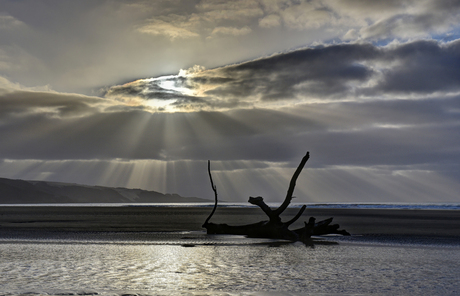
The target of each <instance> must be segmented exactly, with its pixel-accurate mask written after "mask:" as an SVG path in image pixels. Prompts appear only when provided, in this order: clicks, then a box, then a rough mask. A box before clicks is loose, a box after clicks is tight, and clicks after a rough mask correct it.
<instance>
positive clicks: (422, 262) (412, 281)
mask: <svg viewBox="0 0 460 296" xmlns="http://www.w3.org/2000/svg"><path fill="white" fill-rule="evenodd" d="M109 205H110V204H109ZM111 205H112V206H115V205H113V204H111ZM340 205H341V207H366V208H369V207H372V208H382V207H385V208H389V207H390V208H408V207H409V208H414V207H416V208H417V209H418V208H420V207H423V208H428V209H451V210H458V209H459V206H460V205H458V204H457V205H454V204H444V205H440V204H437V205H433V204H431V205H428V204H424V205H422V204H420V205H413V204H412V205H409V204H397V205H395V204H393V205H389V204H372V205H370V204H340ZM78 206H82V205H81V204H78ZM92 206H95V205H94V204H92ZM101 206H107V205H103V204H101ZM116 206H137V205H132V204H130V205H116ZM143 206H145V205H144V204H143ZM151 206H166V205H164V204H161V205H154V204H153V205H151ZM173 206H174V205H173ZM175 206H177V205H175ZM181 206H183V205H181ZM190 206H192V205H190ZM195 206H196V205H195ZM201 206H205V205H201ZM206 206H211V205H206ZM227 206H238V205H237V204H229V205H227ZM307 206H309V205H307ZM317 206H319V205H317ZM324 206H331V207H332V206H333V207H338V206H339V204H335V205H331V204H328V205H322V206H321V207H324ZM310 207H311V205H310ZM458 262H460V245H459V244H458V243H457V240H456V241H454V242H450V241H448V240H446V241H442V240H441V241H439V240H433V239H429V238H404V239H403V238H401V237H386V238H384V239H368V238H363V237H356V236H351V237H343V236H333V235H331V236H325V237H314V238H313V239H312V240H311V241H310V242H307V243H302V242H295V243H291V242H286V241H281V240H270V239H252V238H246V237H243V236H235V235H206V234H205V233H204V232H201V231H190V232H157V233H137V234H135V235H133V234H132V233H125V234H123V233H105V234H100V233H78V234H72V233H68V234H64V235H62V234H61V235H54V236H53V235H51V236H50V235H45V234H43V235H41V234H40V233H37V234H35V235H33V236H31V237H21V238H17V237H2V238H0V295H119V296H129V295H139V296H140V295H192V296H193V295H203V296H204V295H229V296H231V295H460V281H459V279H460V266H459V264H458Z"/></svg>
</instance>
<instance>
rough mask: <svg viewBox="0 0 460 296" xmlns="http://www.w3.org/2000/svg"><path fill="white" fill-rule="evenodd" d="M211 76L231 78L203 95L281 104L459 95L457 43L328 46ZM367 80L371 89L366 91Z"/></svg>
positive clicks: (272, 58)
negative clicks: (311, 98)
mask: <svg viewBox="0 0 460 296" xmlns="http://www.w3.org/2000/svg"><path fill="white" fill-rule="evenodd" d="M379 68H381V70H380V69H379ZM213 71H215V72H217V73H219V74H223V76H226V77H229V78H232V80H230V79H229V81H228V82H226V83H225V82H224V83H221V86H218V87H217V88H216V89H214V90H212V91H209V92H208V93H210V94H212V95H216V96H224V97H225V96H229V97H246V96H251V95H260V96H261V98H262V100H282V99H286V98H288V99H289V98H290V99H293V98H296V97H298V96H301V95H310V96H316V97H321V98H324V97H336V98H343V97H350V96H355V95H359V94H363V93H365V94H366V95H368V96H372V95H378V94H380V93H381V92H385V93H396V92H397V93H402V94H409V93H412V92H417V93H422V94H430V93H433V92H436V91H442V92H444V91H456V90H459V89H460V41H455V42H451V43H448V44H442V43H439V42H436V41H416V42H411V43H407V44H401V45H394V46H387V47H383V48H380V47H377V46H375V45H370V44H349V45H332V46H327V47H319V48H311V49H303V50H298V51H294V52H289V53H284V54H279V55H276V56H272V57H268V58H265V59H260V60H255V61H251V62H247V63H243V64H239V65H235V66H228V67H224V68H221V69H216V70H211V71H210V74H213V73H212V72H213ZM207 73H208V72H204V73H203V74H202V75H206V74H207ZM372 79H375V84H376V85H375V86H373V87H367V86H366V83H368V82H370V81H371V80H372Z"/></svg>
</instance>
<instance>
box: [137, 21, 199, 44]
mask: <svg viewBox="0 0 460 296" xmlns="http://www.w3.org/2000/svg"><path fill="white" fill-rule="evenodd" d="M138 30H139V32H142V33H147V34H152V35H165V36H167V37H169V38H171V39H172V40H174V39H176V38H192V37H199V36H200V35H198V34H197V33H195V32H192V31H190V30H187V29H185V28H184V27H182V26H178V25H174V24H171V23H168V22H166V21H163V20H155V19H153V20H150V21H148V22H147V23H146V24H144V25H142V26H141V27H139V28H138Z"/></svg>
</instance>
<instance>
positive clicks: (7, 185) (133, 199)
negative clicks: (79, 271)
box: [0, 178, 210, 204]
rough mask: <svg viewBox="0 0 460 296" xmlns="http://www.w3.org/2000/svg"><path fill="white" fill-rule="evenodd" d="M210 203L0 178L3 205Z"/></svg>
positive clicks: (126, 190) (143, 192) (124, 190)
mask: <svg viewBox="0 0 460 296" xmlns="http://www.w3.org/2000/svg"><path fill="white" fill-rule="evenodd" d="M190 202H192V203H195V202H210V200H207V199H202V198H198V197H182V196H180V195H178V194H163V193H160V192H156V191H147V190H142V189H129V188H119V187H117V188H113V187H103V186H89V185H80V184H72V183H60V182H47V181H26V180H13V179H6V178H0V204H42V203H190Z"/></svg>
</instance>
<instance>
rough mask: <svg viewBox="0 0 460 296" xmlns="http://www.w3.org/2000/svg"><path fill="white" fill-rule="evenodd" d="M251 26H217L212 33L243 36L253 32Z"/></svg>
mask: <svg viewBox="0 0 460 296" xmlns="http://www.w3.org/2000/svg"><path fill="white" fill-rule="evenodd" d="M251 31H252V30H251V29H250V28H249V27H247V26H246V27H243V28H235V27H216V28H214V30H212V33H211V35H233V36H242V35H247V34H249V33H251Z"/></svg>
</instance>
